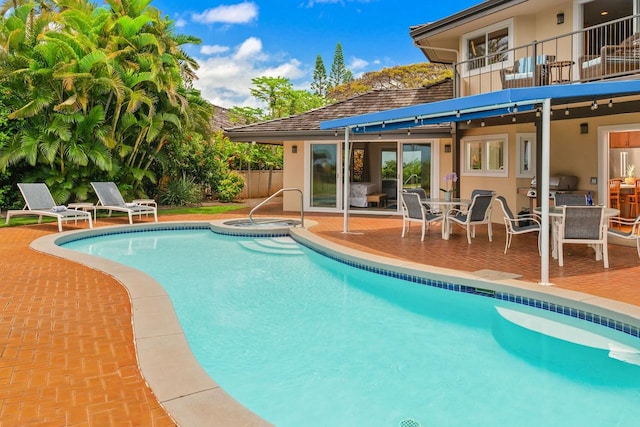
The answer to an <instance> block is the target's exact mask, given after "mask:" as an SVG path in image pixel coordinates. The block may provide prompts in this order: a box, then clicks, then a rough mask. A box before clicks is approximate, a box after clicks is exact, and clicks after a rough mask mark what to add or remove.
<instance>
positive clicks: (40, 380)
mask: <svg viewBox="0 0 640 427" xmlns="http://www.w3.org/2000/svg"><path fill="white" fill-rule="evenodd" d="M268 214H269V215H271V216H273V215H274V212H273V211H272V212H269V213H268ZM275 214H277V211H276V213H275ZM280 214H281V212H280ZM243 215H246V212H244V213H243V212H242V211H234V212H229V213H227V214H224V215H220V216H217V217H216V219H222V218H237V217H241V216H243ZM287 216H289V215H287ZM291 217H295V215H291ZM307 218H308V219H310V220H313V221H317V222H318V224H317V225H316V226H314V227H312V228H310V230H309V231H302V232H301V237H300V238H303V239H309V240H315V239H317V238H321V239H322V240H325V242H324V243H323V244H324V245H326V246H329V247H333V248H334V249H335V250H337V251H341V252H344V251H345V248H346V249H348V250H347V251H346V252H344V253H347V254H355V255H354V256H358V254H357V252H362V253H364V254H365V256H366V257H367V258H369V259H371V260H372V261H373V262H380V263H387V262H389V261H390V265H392V266H395V267H396V268H408V269H411V270H415V269H417V270H421V269H424V270H430V271H434V272H441V273H446V274H448V273H450V270H444V269H446V268H448V267H449V268H451V267H455V268H456V270H458V271H460V272H461V275H462V276H463V277H467V278H469V277H471V278H472V279H474V280H476V279H477V280H488V281H489V282H496V281H497V282H502V284H500V286H503V285H508V286H516V287H521V288H522V289H521V290H522V291H523V292H530V293H535V294H539V293H544V294H549V295H552V296H553V297H557V298H561V299H564V298H568V299H572V300H577V301H579V304H586V305H589V306H592V305H594V306H598V307H601V308H602V310H605V312H609V311H617V312H623V313H624V314H623V316H624V317H626V318H628V319H630V321H635V324H638V323H640V322H639V321H638V319H640V292H638V290H637V286H638V285H637V278H638V277H640V274H639V273H640V260H639V259H638V256H637V253H636V251H635V248H633V247H632V248H628V247H617V246H614V245H611V246H610V259H611V268H610V269H609V270H608V271H607V270H605V269H604V268H603V267H602V263H597V262H595V260H594V259H593V256H592V255H591V254H589V253H588V252H587V251H585V252H582V249H580V248H576V249H575V251H574V249H573V248H571V250H572V251H574V252H573V253H571V254H570V255H568V257H567V259H566V260H565V267H563V268H562V269H561V268H559V267H557V265H553V263H552V269H551V278H552V282H553V283H554V284H555V286H553V287H542V286H540V285H538V284H537V283H535V281H536V279H537V275H538V272H539V259H537V249H536V247H535V236H534V237H533V239H527V238H526V237H527V236H517V237H522V239H517V238H516V239H514V243H513V247H512V248H511V249H510V251H509V253H508V254H507V255H503V254H502V250H503V245H504V240H503V239H504V230H502V229H501V228H500V227H498V226H494V229H495V236H494V241H493V242H492V243H489V242H488V240H487V238H486V231H485V233H483V232H482V231H479V233H478V236H477V238H476V239H475V240H474V241H473V244H472V245H468V244H467V243H466V238H465V237H464V236H463V233H460V232H457V233H456V234H455V235H454V237H453V238H452V240H450V241H442V240H441V239H440V238H439V230H438V229H433V230H431V231H430V233H429V235H428V236H427V238H425V241H424V242H420V238H419V235H418V234H416V233H415V231H413V232H412V233H413V234H410V235H409V236H408V237H407V238H404V239H402V238H401V237H400V230H401V223H402V221H401V219H400V218H398V217H390V216H379V217H375V216H366V217H365V216H354V217H352V218H351V230H352V231H354V233H353V234H343V233H342V232H341V230H342V216H341V215H315V214H308V215H307ZM212 219H214V218H213V217H212V216H211V215H207V216H195V215H189V216H180V217H176V216H167V217H162V216H161V217H160V220H161V222H165V221H172V220H180V221H182V220H196V221H205V222H208V221H210V220H212ZM143 222H144V223H147V221H144V220H143ZM108 223H111V224H123V223H124V221H123V218H112V219H109V220H108ZM104 224H105V221H102V220H101V221H100V224H99V226H102V225H104ZM70 228H73V227H65V230H66V229H70ZM78 228H79V229H82V228H83V226H82V225H80V224H79V227H78ZM98 228H100V227H98ZM56 231H57V230H56V228H55V225H54V224H43V225H35V226H23V227H11V228H3V229H0V236H1V237H2V238H1V239H0V242H1V243H0V245H2V254H3V256H2V258H1V259H0V266H1V268H2V271H3V273H4V276H5V280H4V281H3V285H2V289H3V292H2V295H3V302H4V307H3V309H4V311H3V316H2V320H1V321H2V326H3V330H4V331H7V334H6V335H5V337H6V339H5V340H3V345H2V353H1V357H0V378H2V382H3V391H2V392H0V393H1V394H0V396H2V397H1V398H0V400H1V401H2V407H1V409H0V423H2V424H7V425H12V424H15V425H35V424H38V425H49V424H50V425H174V423H175V421H176V420H179V421H180V424H181V425H185V426H186V425H201V424H195V423H192V422H195V421H196V420H195V419H191V418H185V417H186V416H187V415H189V416H191V415H193V414H194V413H196V412H198V411H199V410H200V408H202V407H206V408H208V409H207V410H211V409H213V410H214V412H213V415H212V418H209V419H208V421H209V423H208V425H225V426H228V425H261V424H262V425H264V422H262V421H261V420H260V419H259V418H257V417H255V416H254V415H253V414H251V413H250V412H249V411H246V410H244V408H242V407H241V406H240V405H237V404H235V403H234V402H233V400H232V399H230V398H229V399H230V400H225V399H226V398H228V396H227V395H226V393H224V391H222V390H221V389H220V388H219V387H217V385H215V383H214V382H213V381H211V380H210V379H209V378H208V377H207V376H206V375H201V370H199V369H200V368H199V366H197V363H196V364H195V366H194V365H193V363H187V362H189V361H190V358H191V359H192V358H193V356H192V355H190V352H189V354H184V353H182V352H180V353H176V352H175V350H176V348H178V347H179V346H180V345H181V344H180V341H181V340H183V338H181V337H180V335H181V330H180V327H179V325H177V324H176V323H174V321H173V320H171V319H169V318H167V317H166V313H167V312H168V311H169V310H171V304H170V301H168V299H166V295H163V291H160V292H159V291H157V289H155V288H154V286H149V282H147V281H146V280H140V276H137V275H138V274H141V273H139V272H130V271H125V270H122V268H121V267H120V266H111V267H110V268H115V271H114V272H112V273H111V275H107V274H104V273H102V272H100V271H98V270H95V268H97V267H96V266H95V265H94V266H93V268H87V267H86V266H81V265H79V264H77V263H75V262H70V261H67V260H64V259H62V258H58V257H52V256H49V255H44V254H42V253H38V252H36V251H33V250H32V249H30V248H29V244H30V243H31V242H32V241H34V240H35V239H37V238H40V237H44V236H50V237H51V238H57V237H59V236H60V235H59V234H58V233H56ZM327 241H328V242H327ZM354 251H355V252H354ZM349 256H351V255H349ZM76 258H77V257H76ZM461 260H463V261H461ZM85 261H87V260H85ZM87 262H88V263H91V262H92V261H87ZM516 276H517V278H518V279H519V280H514V277H516ZM143 279H144V278H143ZM119 281H120V282H129V281H131V282H134V283H139V284H140V283H141V285H140V288H136V289H134V290H132V289H129V290H128V293H127V291H125V289H124V288H123V287H122V286H121V285H120V283H119ZM512 282H513V283H512ZM130 301H133V309H132V308H131V307H132V306H131V303H130ZM171 311H172V310H171ZM145 312H146V313H145ZM143 314H144V316H143ZM132 316H133V319H134V320H133V328H132V320H131V318H132ZM134 331H135V335H134ZM136 343H137V347H136ZM183 345H186V342H184V343H183ZM136 348H137V356H136ZM160 356H164V357H160ZM167 356H168V357H167ZM138 359H139V360H138ZM163 359H164V360H163ZM190 362H193V361H192V360H191V361H190ZM138 365H140V366H141V367H142V370H143V374H144V375H143V374H141V373H140V370H139V369H138ZM147 369H150V371H148V372H149V373H148V372H147ZM179 369H186V371H187V373H188V375H187V376H186V377H185V378H184V381H177V382H176V381H174V380H168V381H165V382H164V383H162V381H163V377H170V376H171V375H170V373H171V372H172V371H175V370H179ZM152 371H155V374H154V375H157V376H158V378H156V377H154V376H153V375H150V373H151V372H152ZM191 378H193V381H192V380H191ZM165 380H166V378H165ZM159 381H160V382H159ZM147 383H148V384H147ZM149 385H150V386H151V387H149ZM211 397H214V399H213V401H215V402H220V404H219V405H218V404H212V400H210V398H211ZM160 402H161V403H160ZM236 405H237V406H236ZM164 408H166V409H168V410H169V413H171V414H172V415H169V413H167V411H165V409H164ZM216 411H217V412H216ZM185 414H186V415H185Z"/></svg>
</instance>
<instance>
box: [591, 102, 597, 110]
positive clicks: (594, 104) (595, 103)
mask: <svg viewBox="0 0 640 427" xmlns="http://www.w3.org/2000/svg"><path fill="white" fill-rule="evenodd" d="M591 109H592V110H597V109H598V103H597V102H596V100H595V99H594V100H593V104H591Z"/></svg>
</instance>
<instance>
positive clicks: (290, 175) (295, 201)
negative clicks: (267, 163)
mask: <svg viewBox="0 0 640 427" xmlns="http://www.w3.org/2000/svg"><path fill="white" fill-rule="evenodd" d="M294 145H295V146H296V150H297V152H296V153H293V152H292V151H293V149H292V147H293V146H294ZM283 151H284V156H283V169H284V177H283V181H282V184H283V187H284V188H299V189H300V190H302V191H304V174H305V172H304V151H305V144H304V141H286V142H285V143H284V144H283ZM282 197H283V199H282V208H283V210H284V211H285V212H289V211H294V212H300V209H301V206H300V194H298V192H296V191H288V192H285V193H284V194H283V195H282Z"/></svg>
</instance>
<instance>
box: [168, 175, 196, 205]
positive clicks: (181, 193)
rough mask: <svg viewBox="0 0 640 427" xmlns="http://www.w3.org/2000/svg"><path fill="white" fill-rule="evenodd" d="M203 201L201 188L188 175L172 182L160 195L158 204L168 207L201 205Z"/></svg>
mask: <svg viewBox="0 0 640 427" xmlns="http://www.w3.org/2000/svg"><path fill="white" fill-rule="evenodd" d="M201 199H202V198H201V195H200V186H199V185H198V184H196V183H195V181H194V179H193V178H189V177H187V176H186V175H184V176H182V177H181V178H180V179H174V180H172V181H171V182H170V183H169V185H168V186H167V188H165V189H163V190H161V191H160V194H159V195H158V202H159V203H160V204H161V205H166V206H193V205H199V204H200V201H201Z"/></svg>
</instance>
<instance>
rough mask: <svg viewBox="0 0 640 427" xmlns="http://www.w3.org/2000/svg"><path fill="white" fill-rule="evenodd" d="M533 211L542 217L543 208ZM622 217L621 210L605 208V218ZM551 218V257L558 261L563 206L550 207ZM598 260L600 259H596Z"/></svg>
mask: <svg viewBox="0 0 640 427" xmlns="http://www.w3.org/2000/svg"><path fill="white" fill-rule="evenodd" d="M533 211H534V212H535V213H536V214H538V215H542V208H541V207H536V208H534V209H533ZM618 215H620V209H616V208H609V207H605V208H604V216H605V217H606V218H612V217H614V216H618ZM549 218H550V219H551V222H552V224H551V256H552V257H553V259H558V223H559V222H560V220H561V218H562V206H550V207H549ZM596 260H598V257H596Z"/></svg>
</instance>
